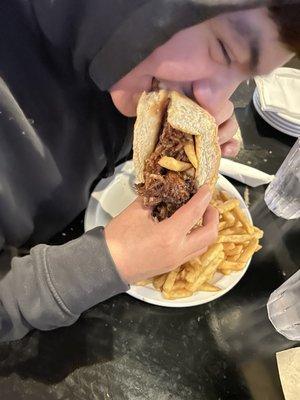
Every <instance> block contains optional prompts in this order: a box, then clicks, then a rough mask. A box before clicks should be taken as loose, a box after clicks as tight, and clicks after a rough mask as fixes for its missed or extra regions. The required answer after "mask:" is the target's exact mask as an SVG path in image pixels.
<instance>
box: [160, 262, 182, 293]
mask: <svg viewBox="0 0 300 400" xmlns="http://www.w3.org/2000/svg"><path fill="white" fill-rule="evenodd" d="M179 268H180V267H177V268H176V269H174V270H173V271H171V272H169V274H168V276H167V279H166V280H165V283H164V284H163V291H164V292H170V291H171V290H172V287H173V286H174V283H175V280H176V277H177V274H178V272H179Z"/></svg>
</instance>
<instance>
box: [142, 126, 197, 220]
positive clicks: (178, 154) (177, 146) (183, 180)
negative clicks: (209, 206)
mask: <svg viewBox="0 0 300 400" xmlns="http://www.w3.org/2000/svg"><path fill="white" fill-rule="evenodd" d="M189 141H193V137H192V136H190V135H186V134H185V133H183V132H181V131H178V130H176V129H174V128H172V127H171V126H170V125H169V124H168V123H167V122H165V123H164V127H163V132H162V134H161V135H160V138H159V141H158V143H157V146H156V148H155V150H154V152H153V153H152V154H151V156H150V157H149V159H148V160H146V163H145V169H144V180H145V182H144V183H143V184H139V185H138V187H137V189H138V193H139V195H141V196H142V197H143V201H144V205H145V206H147V207H152V208H153V212H152V215H153V216H154V217H155V218H156V219H157V220H158V221H162V220H163V219H165V218H168V217H170V216H171V215H172V214H173V213H174V212H175V211H176V210H178V208H180V206H182V205H183V204H185V203H186V202H187V201H188V200H189V199H190V198H191V197H192V195H193V194H195V193H196V190H197V187H196V181H195V179H194V178H192V177H191V176H189V175H188V174H186V173H185V172H174V171H169V170H167V169H165V168H163V167H161V166H160V165H159V164H158V161H159V160H160V159H161V157H163V156H169V157H174V158H176V159H177V160H179V161H185V162H188V161H189V160H188V158H187V156H186V154H185V151H184V146H185V144H186V143H188V142H189Z"/></svg>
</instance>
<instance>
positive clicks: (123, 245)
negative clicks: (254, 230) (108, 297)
mask: <svg viewBox="0 0 300 400" xmlns="http://www.w3.org/2000/svg"><path fill="white" fill-rule="evenodd" d="M133 161H134V166H135V172H136V183H137V185H136V188H137V192H138V194H139V199H138V200H137V201H135V202H134V203H133V204H132V205H131V206H129V207H128V208H127V209H126V210H125V211H124V212H123V213H122V214H121V215H119V216H118V217H117V218H116V219H114V220H113V221H112V222H111V223H110V224H109V225H108V226H107V228H106V229H105V236H106V240H107V244H108V248H109V250H110V252H111V255H112V258H113V260H114V262H115V264H116V266H117V268H118V270H119V272H120V274H121V276H122V277H123V279H125V280H126V281H127V282H128V283H133V282H137V281H139V280H142V279H146V278H150V277H153V276H155V275H158V274H162V273H165V272H168V271H170V270H172V269H174V268H176V267H177V266H179V265H181V264H183V263H185V262H187V261H189V260H190V259H191V258H193V257H196V256H198V255H200V254H201V253H203V252H205V251H206V250H207V247H208V246H209V245H211V244H212V243H213V242H214V241H215V240H216V239H217V232H218V212H217V211H216V210H215V209H214V208H212V207H210V206H209V202H210V199H211V191H212V190H213V188H214V185H215V183H216V181H217V176H218V167H219V162H220V147H219V144H218V129H217V123H216V121H215V119H214V118H213V117H212V116H211V115H210V114H209V113H208V112H207V111H205V110H204V109H203V108H201V107H200V106H199V105H198V104H196V103H195V102H193V101H192V100H191V99H189V98H187V97H185V96H184V95H182V94H179V93H177V92H174V91H170V92H168V91H166V90H160V91H154V92H150V93H144V94H143V95H142V96H141V99H140V101H139V105H138V108H137V119H136V123H135V127H134V142H133ZM199 188H200V189H199ZM158 221H160V222H158ZM199 222H200V224H199ZM198 224H199V225H201V227H200V226H198ZM196 225H197V227H196Z"/></svg>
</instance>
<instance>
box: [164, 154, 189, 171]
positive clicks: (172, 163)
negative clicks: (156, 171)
mask: <svg viewBox="0 0 300 400" xmlns="http://www.w3.org/2000/svg"><path fill="white" fill-rule="evenodd" d="M158 164H159V165H160V166H161V167H163V168H166V169H169V170H170V171H176V172H181V171H186V170H187V169H189V168H191V166H192V165H191V164H190V163H186V162H183V161H179V160H176V159H175V158H174V157H168V156H163V157H162V158H161V159H160V160H159V161H158Z"/></svg>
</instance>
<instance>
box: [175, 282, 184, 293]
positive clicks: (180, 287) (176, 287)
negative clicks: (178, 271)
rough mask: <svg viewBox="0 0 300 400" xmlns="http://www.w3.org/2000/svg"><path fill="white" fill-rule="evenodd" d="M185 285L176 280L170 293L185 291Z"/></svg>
mask: <svg viewBox="0 0 300 400" xmlns="http://www.w3.org/2000/svg"><path fill="white" fill-rule="evenodd" d="M185 286H186V283H185V282H184V281H182V280H178V281H176V282H175V283H174V286H173V288H172V292H173V291H176V290H181V289H185Z"/></svg>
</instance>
